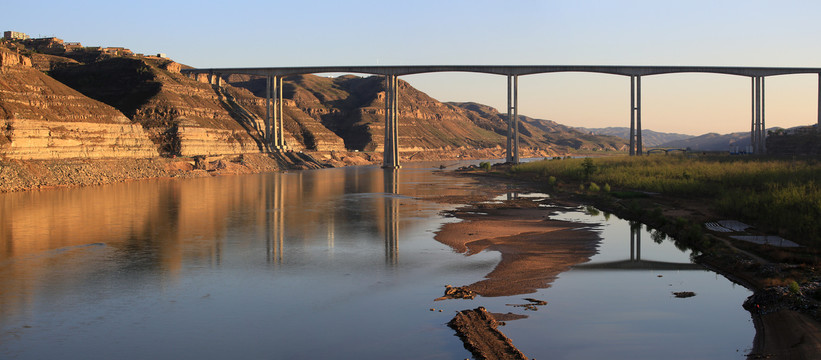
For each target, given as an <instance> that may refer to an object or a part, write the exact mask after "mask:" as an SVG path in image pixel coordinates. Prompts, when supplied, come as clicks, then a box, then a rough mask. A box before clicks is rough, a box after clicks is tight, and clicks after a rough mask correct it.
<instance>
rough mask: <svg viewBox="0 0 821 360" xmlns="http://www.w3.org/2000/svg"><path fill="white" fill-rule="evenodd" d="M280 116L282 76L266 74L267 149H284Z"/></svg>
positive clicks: (281, 118)
mask: <svg viewBox="0 0 821 360" xmlns="http://www.w3.org/2000/svg"><path fill="white" fill-rule="evenodd" d="M284 120H285V119H284V118H283V116H282V76H276V75H273V76H267V77H266V81H265V143H266V144H267V145H268V149H269V150H271V151H273V150H276V151H283V150H285V149H286V146H285V137H284V136H283V134H284V128H283V125H282V123H283V122H284Z"/></svg>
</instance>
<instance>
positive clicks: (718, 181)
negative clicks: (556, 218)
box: [511, 155, 821, 247]
mask: <svg viewBox="0 0 821 360" xmlns="http://www.w3.org/2000/svg"><path fill="white" fill-rule="evenodd" d="M592 166H594V167H595V171H593V172H592V173H591V172H590V171H589V169H590V168H591V164H590V160H587V163H585V160H583V159H562V160H542V161H536V162H531V163H525V164H520V165H517V166H515V167H513V168H512V169H511V170H512V171H513V172H514V173H516V174H518V175H521V176H524V177H528V178H536V179H545V181H547V180H546V179H548V178H549V177H551V176H552V177H555V178H558V179H559V181H560V182H568V181H590V182H597V183H607V184H610V185H611V186H613V187H614V188H616V189H617V190H615V191H613V192H612V195H613V196H615V197H619V198H632V197H639V195H638V194H641V193H637V192H638V191H646V192H656V193H662V194H665V195H671V196H676V197H683V198H700V199H704V201H706V202H708V203H710V204H711V205H712V206H713V207H714V209H716V210H717V211H719V212H720V213H722V214H724V215H725V216H728V217H735V218H739V219H742V220H746V221H749V222H752V223H754V224H755V225H757V226H759V227H763V228H765V229H770V230H773V231H777V232H778V233H779V234H781V235H784V236H786V237H788V238H790V239H791V240H794V241H797V242H799V243H804V244H807V245H813V246H819V247H821V162H819V160H818V159H798V160H796V159H774V158H756V157H735V156H719V155H715V156H701V157H697V158H690V157H686V156H644V157H627V156H621V157H605V158H595V159H592ZM585 169H587V172H586V171H585Z"/></svg>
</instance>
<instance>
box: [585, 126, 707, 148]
mask: <svg viewBox="0 0 821 360" xmlns="http://www.w3.org/2000/svg"><path fill="white" fill-rule="evenodd" d="M576 129H578V130H579V131H582V132H585V133H589V134H595V135H610V136H618V137H620V138H622V139H624V140H629V139H630V128H628V127H606V128H584V127H577V128H576ZM693 137H695V136H694V135H687V134H677V133H664V132H658V131H653V130H647V129H642V131H641V141H642V143H643V145H644V146H645V147H647V146H650V147H654V146H659V145H662V144H665V143H669V142H673V141H677V140H684V139H688V138H693Z"/></svg>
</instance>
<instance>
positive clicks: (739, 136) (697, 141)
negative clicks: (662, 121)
mask: <svg viewBox="0 0 821 360" xmlns="http://www.w3.org/2000/svg"><path fill="white" fill-rule="evenodd" d="M750 143H751V142H750V133H749V132H737V133H732V134H723V135H722V134H717V133H708V134H704V135H700V136H694V137H691V138H687V139H680V140H675V141H670V142H667V143H664V144H661V145H659V146H658V147H662V148H678V149H687V148H690V149H691V150H696V151H728V150H730V149H731V148H734V147H736V146H737V147H739V148H742V149H743V148H746V147H747V146H749V145H750Z"/></svg>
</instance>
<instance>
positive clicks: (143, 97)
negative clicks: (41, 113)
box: [52, 57, 301, 156]
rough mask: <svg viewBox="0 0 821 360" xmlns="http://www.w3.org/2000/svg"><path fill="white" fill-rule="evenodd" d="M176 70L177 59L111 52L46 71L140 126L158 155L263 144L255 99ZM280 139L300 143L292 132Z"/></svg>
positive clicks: (236, 150)
mask: <svg viewBox="0 0 821 360" xmlns="http://www.w3.org/2000/svg"><path fill="white" fill-rule="evenodd" d="M179 70H180V65H179V64H176V63H174V62H172V61H169V60H166V59H160V58H136V57H115V58H111V59H105V60H101V61H97V62H94V63H91V64H85V65H81V66H74V67H67V68H60V69H55V70H54V71H52V73H53V76H54V77H55V78H56V79H58V80H60V81H62V82H64V83H65V84H67V85H69V86H71V87H73V88H75V89H77V90H79V91H80V92H82V93H83V94H86V95H87V96H89V97H92V98H94V99H97V100H100V101H102V102H105V103H107V104H110V105H112V106H114V107H116V108H117V109H119V110H120V111H122V112H123V113H124V114H125V115H126V116H128V117H129V118H131V120H132V121H134V122H137V123H139V124H141V125H142V126H144V127H145V128H146V130H147V131H148V132H149V134H150V136H151V139H152V140H153V141H154V142H155V144H156V145H157V147H158V149H159V150H160V152H161V153H162V154H166V155H185V156H191V155H219V154H240V153H254V152H260V151H263V150H264V149H265V146H264V144H263V143H262V141H261V134H260V133H259V131H258V129H260V128H261V127H262V125H261V124H262V121H263V120H262V118H261V116H260V113H262V112H264V104H263V101H262V100H261V99H259V98H256V97H254V96H253V95H252V94H250V93H249V92H248V91H246V90H243V89H235V88H233V87H231V86H230V85H225V86H223V87H217V86H215V85H212V84H210V83H208V81H207V78H206V77H199V78H197V79H192V78H189V77H187V76H184V75H182V74H180V73H179ZM198 80H199V81H198ZM286 141H288V142H289V144H290V145H291V146H292V147H293V148H295V149H300V148H301V146H300V144H298V143H297V142H296V140H295V139H294V138H293V137H292V136H291V137H290V138H288V137H286Z"/></svg>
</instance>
